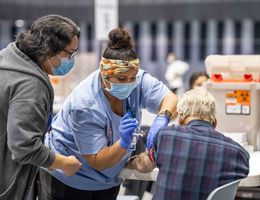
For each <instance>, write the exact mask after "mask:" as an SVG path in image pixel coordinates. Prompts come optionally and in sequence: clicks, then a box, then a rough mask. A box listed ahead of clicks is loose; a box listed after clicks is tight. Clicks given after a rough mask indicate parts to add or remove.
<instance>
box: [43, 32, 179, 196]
mask: <svg viewBox="0 0 260 200" xmlns="http://www.w3.org/2000/svg"><path fill="white" fill-rule="evenodd" d="M108 37H109V41H108V43H107V46H106V49H105V51H104V53H103V57H102V59H101V61H100V66H99V69H98V70H96V71H95V72H93V73H92V74H91V75H90V76H88V77H87V78H86V79H85V80H84V81H83V82H82V83H80V84H79V85H78V86H77V87H76V88H75V89H74V91H73V92H72V93H71V94H70V96H69V97H68V98H67V100H66V101H65V103H64V105H63V107H62V109H61V110H60V112H59V113H58V114H57V115H56V116H55V118H54V119H53V124H52V131H51V132H50V133H49V134H48V135H47V136H46V137H45V143H46V145H48V146H49V147H50V148H51V149H52V150H54V151H56V152H59V153H61V154H63V155H75V156H76V157H77V158H78V159H79V160H80V161H81V163H82V164H83V166H82V168H81V169H80V171H79V172H78V173H76V174H75V175H74V176H71V177H69V178H68V177H67V176H66V175H64V173H62V172H61V171H58V170H56V171H53V172H49V171H47V170H42V171H41V173H40V185H41V189H42V197H41V198H40V199H46V198H47V199H56V198H59V199H88V200H91V199H93V200H94V199H106V200H110V199H111V200H114V199H116V196H117V194H118V191H119V186H120V183H121V181H122V179H120V178H119V177H118V174H119V173H120V171H121V170H122V169H123V167H124V165H125V164H126V162H127V160H128V158H129V156H130V154H131V150H130V149H129V147H130V145H131V142H132V139H133V133H134V132H136V131H138V130H139V127H140V124H141V118H142V116H141V110H142V109H147V110H148V111H150V112H153V113H158V115H157V117H156V118H155V121H154V123H153V125H152V127H151V129H150V133H149V135H148V144H147V147H148V148H150V147H151V146H150V144H152V141H153V140H154V138H155V136H156V133H157V132H158V130H159V129H160V128H161V127H163V126H166V125H167V124H168V122H169V120H170V119H171V118H174V117H175V116H176V104H177V98H176V96H175V95H174V94H173V93H172V92H171V91H170V90H169V89H168V88H167V87H166V86H165V85H164V84H163V83H162V82H161V81H158V80H157V79H156V78H154V77H152V76H151V75H150V74H148V73H147V72H145V71H143V70H141V69H139V59H138V57H137V54H136V52H135V50H134V47H133V42H132V38H131V36H130V34H129V32H128V31H127V30H125V29H123V28H116V29H114V30H112V31H111V32H110V33H109V36H108Z"/></svg>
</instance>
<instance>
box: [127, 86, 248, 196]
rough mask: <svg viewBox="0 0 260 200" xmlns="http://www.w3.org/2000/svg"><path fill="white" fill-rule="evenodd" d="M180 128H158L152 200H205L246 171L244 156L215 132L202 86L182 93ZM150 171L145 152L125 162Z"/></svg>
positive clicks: (210, 98)
mask: <svg viewBox="0 0 260 200" xmlns="http://www.w3.org/2000/svg"><path fill="white" fill-rule="evenodd" d="M177 111H178V113H179V124H180V125H179V126H176V127H165V128H163V129H160V131H159V133H158V134H157V137H156V139H155V142H154V147H153V149H154V152H153V153H150V154H149V156H150V158H151V160H153V159H155V164H156V166H157V167H158V168H159V174H158V177H157V181H156V187H155V192H154V196H153V199H164V200H165V199H181V200H186V199H187V200H190V199H192V200H196V199H200V200H202V199H207V197H208V195H209V194H210V192H211V191H213V190H214V189H215V188H217V187H219V186H221V185H224V184H226V183H228V182H232V181H234V180H237V179H241V178H244V177H246V176H247V174H248V172H249V154H248V153H247V151H246V150H245V149H244V148H243V147H242V146H240V145H239V144H238V143H236V142H235V141H233V140H232V139H230V138H228V137H225V136H224V135H223V134H221V133H220V132H218V131H216V130H215V129H214V128H215V127H216V123H217V120H216V118H215V99H214V97H213V96H212V95H211V94H210V93H208V92H207V91H206V90H205V89H203V88H196V89H193V90H190V91H187V92H186V93H184V94H183V97H182V98H181V99H180V101H179V102H178V105H177ZM129 166H130V167H131V168H135V169H138V170H140V171H142V172H149V171H151V170H152V169H153V167H154V164H153V163H152V162H151V161H150V162H149V159H148V156H146V154H145V153H143V154H141V155H139V156H138V157H137V158H136V159H135V160H133V161H132V163H131V164H129Z"/></svg>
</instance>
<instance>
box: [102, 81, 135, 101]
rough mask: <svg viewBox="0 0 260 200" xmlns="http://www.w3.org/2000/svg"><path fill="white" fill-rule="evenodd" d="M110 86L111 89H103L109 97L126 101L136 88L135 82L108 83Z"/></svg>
mask: <svg viewBox="0 0 260 200" xmlns="http://www.w3.org/2000/svg"><path fill="white" fill-rule="evenodd" d="M108 82H109V83H110V84H111V89H108V88H105V89H106V90H107V91H108V92H109V93H110V94H111V95H113V96H115V97H116V98H118V99H120V100H123V99H126V98H127V97H128V96H129V95H130V94H131V92H132V91H133V89H135V88H136V86H137V81H136V80H135V81H134V82H131V83H112V82H110V81H108Z"/></svg>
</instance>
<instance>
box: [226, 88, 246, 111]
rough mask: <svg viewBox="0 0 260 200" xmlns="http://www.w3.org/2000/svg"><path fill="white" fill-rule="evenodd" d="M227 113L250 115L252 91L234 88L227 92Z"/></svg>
mask: <svg viewBox="0 0 260 200" xmlns="http://www.w3.org/2000/svg"><path fill="white" fill-rule="evenodd" d="M226 113H227V114H234V115H250V91H248V90H234V91H233V92H230V93H227V94H226Z"/></svg>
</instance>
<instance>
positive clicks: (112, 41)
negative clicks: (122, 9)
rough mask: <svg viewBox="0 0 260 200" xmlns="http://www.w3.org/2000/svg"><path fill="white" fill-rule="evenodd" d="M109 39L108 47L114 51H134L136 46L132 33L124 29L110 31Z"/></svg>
mask: <svg viewBox="0 0 260 200" xmlns="http://www.w3.org/2000/svg"><path fill="white" fill-rule="evenodd" d="M108 39H109V41H108V43H107V47H109V48H111V49H114V50H118V49H132V48H133V46H134V45H133V41H132V38H131V35H130V33H129V32H128V30H126V29H124V28H116V29H113V30H112V31H110V33H109V35H108Z"/></svg>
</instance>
